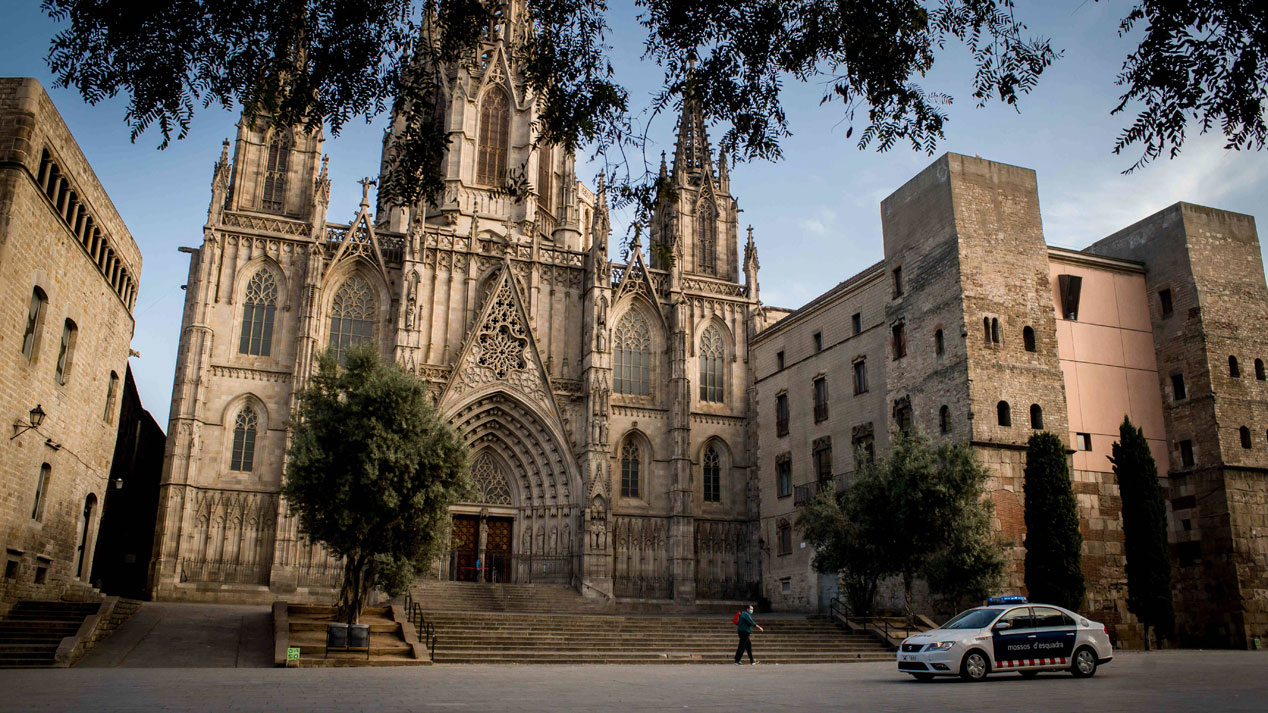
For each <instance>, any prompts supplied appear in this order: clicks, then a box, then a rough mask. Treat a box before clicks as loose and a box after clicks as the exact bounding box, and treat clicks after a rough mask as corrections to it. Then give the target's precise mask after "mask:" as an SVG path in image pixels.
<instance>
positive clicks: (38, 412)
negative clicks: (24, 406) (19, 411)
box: [9, 404, 46, 441]
mask: <svg viewBox="0 0 1268 713" xmlns="http://www.w3.org/2000/svg"><path fill="white" fill-rule="evenodd" d="M45 415H46V414H45V413H44V409H42V408H40V405H39V404H36V405H35V408H33V409H31V414H30V418H31V425H29V426H23V425H21V424H17V423H15V424H13V435H12V436H9V440H10V441H12V440H13V439H15V438H17V437H18V436H20V435H22V434H23V433H26V432H27V431H30V430H32V429H38V428H39V427H40V424H41V423H44V416H45Z"/></svg>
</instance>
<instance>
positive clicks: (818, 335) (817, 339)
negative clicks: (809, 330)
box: [814, 332, 823, 354]
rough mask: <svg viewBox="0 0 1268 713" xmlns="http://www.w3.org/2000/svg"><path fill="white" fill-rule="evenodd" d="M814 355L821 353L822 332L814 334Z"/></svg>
mask: <svg viewBox="0 0 1268 713" xmlns="http://www.w3.org/2000/svg"><path fill="white" fill-rule="evenodd" d="M814 343H815V354H818V353H819V352H821V351H823V332H815V334H814Z"/></svg>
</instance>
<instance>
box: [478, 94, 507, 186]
mask: <svg viewBox="0 0 1268 713" xmlns="http://www.w3.org/2000/svg"><path fill="white" fill-rule="evenodd" d="M510 143H511V106H510V100H509V99H508V98H507V96H506V92H504V91H502V90H501V89H492V90H490V91H489V92H488V93H487V94H485V95H484V101H482V102H480V142H479V145H478V148H477V150H476V181H477V182H479V183H483V184H484V185H486V186H500V185H502V183H503V181H505V180H506V153H507V149H508V148H510Z"/></svg>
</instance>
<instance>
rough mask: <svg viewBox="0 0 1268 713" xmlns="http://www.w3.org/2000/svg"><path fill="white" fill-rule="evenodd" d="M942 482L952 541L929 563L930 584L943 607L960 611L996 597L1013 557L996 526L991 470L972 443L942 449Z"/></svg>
mask: <svg viewBox="0 0 1268 713" xmlns="http://www.w3.org/2000/svg"><path fill="white" fill-rule="evenodd" d="M938 465H939V474H938V477H937V482H939V483H942V484H943V488H945V490H942V491H940V499H941V500H942V502H943V509H944V511H945V512H946V513H948V520H950V521H953V522H948V523H946V527H945V528H944V536H945V537H946V543H945V544H944V545H943V546H942V547H940V548H938V549H937V550H935V551H934V553H933V556H931V557H930V558H929V561H928V562H927V563H926V564H925V567H924V576H925V579H927V580H928V582H929V589H930V591H932V592H933V593H934V595H935V596H937V597H938V598H939V599H940V600H941V601H942V604H943V607H942V608H943V609H949V610H951V611H953V612H955V611H960V610H962V609H964V608H965V607H967V606H968V605H969V604H970V603H973V602H981V601H982V600H984V599H986V598H987V597H989V596H991V595H992V594H993V593H995V591H996V590H997V588H998V587H999V584H1000V582H1001V581H1002V579H1003V577H1004V569H1005V566H1006V565H1007V559H1006V556H1005V554H1004V548H1003V547H1002V543H1001V542H1000V541H999V539H998V537H997V535H996V533H995V529H994V528H993V527H991V515H992V514H993V512H994V505H993V503H991V501H990V500H989V499H987V498H986V497H985V496H986V481H987V478H988V477H989V475H988V473H987V472H986V469H985V468H983V467H982V465H981V464H980V463H978V461H977V458H976V456H974V454H973V449H972V448H971V447H970V446H969V444H967V443H958V444H954V445H953V444H943V445H942V446H940V447H939V448H938Z"/></svg>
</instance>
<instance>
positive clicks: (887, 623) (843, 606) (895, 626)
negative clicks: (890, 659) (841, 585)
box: [828, 594, 924, 649]
mask: <svg viewBox="0 0 1268 713" xmlns="http://www.w3.org/2000/svg"><path fill="white" fill-rule="evenodd" d="M828 611H829V613H830V616H831V618H832V621H834V622H837V623H838V624H840V625H841V626H842V627H844V628H845V630H846V631H855V630H858V631H863V632H865V633H869V634H872V635H874V636H876V637H878V638H880V639H882V641H883V642H884V643H885V645H886V646H889V647H890V648H892V649H897V648H898V644H899V643H901V642H902V640H903V639H905V638H907V637H909V636H911V635H912V633H913V632H917V631H924V629H922V628H919V627H917V626H916V625H915V623H914V622H913V620H912V618H911V617H910V616H906V617H892V616H852V615H851V614H850V607H849V605H848V604H847V603H846V601H845V598H844V597H843V596H841V595H840V594H838V595H837V596H835V597H833V598H832V600H831V601H830V602H829V603H828ZM896 619H897V620H898V621H895V620H896Z"/></svg>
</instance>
